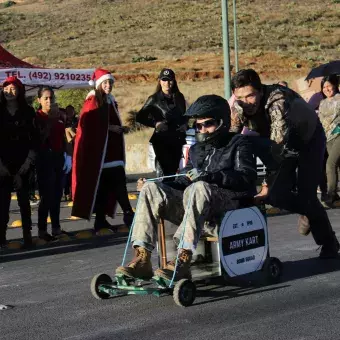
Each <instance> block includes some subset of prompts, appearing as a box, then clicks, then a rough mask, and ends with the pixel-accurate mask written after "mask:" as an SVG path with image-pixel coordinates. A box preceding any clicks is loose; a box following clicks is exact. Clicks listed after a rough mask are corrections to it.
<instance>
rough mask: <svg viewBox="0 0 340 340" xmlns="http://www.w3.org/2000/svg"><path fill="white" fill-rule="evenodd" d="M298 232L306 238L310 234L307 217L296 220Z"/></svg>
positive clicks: (301, 216)
mask: <svg viewBox="0 0 340 340" xmlns="http://www.w3.org/2000/svg"><path fill="white" fill-rule="evenodd" d="M298 230H299V233H300V234H301V235H304V236H307V235H308V234H309V233H310V225H309V220H308V217H307V216H303V215H300V216H299V220H298Z"/></svg>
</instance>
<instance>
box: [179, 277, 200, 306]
mask: <svg viewBox="0 0 340 340" xmlns="http://www.w3.org/2000/svg"><path fill="white" fill-rule="evenodd" d="M173 297H174V301H175V302H176V304H177V305H178V306H181V307H188V306H191V305H192V304H193V302H194V301H195V298H196V286H195V284H194V283H193V282H192V281H190V280H187V279H182V280H179V281H178V282H177V283H176V285H175V288H174V291H173Z"/></svg>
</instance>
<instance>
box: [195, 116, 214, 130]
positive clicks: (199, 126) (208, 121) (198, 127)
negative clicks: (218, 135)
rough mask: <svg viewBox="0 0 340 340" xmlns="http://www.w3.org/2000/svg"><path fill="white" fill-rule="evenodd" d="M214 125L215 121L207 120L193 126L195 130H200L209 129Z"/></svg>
mask: <svg viewBox="0 0 340 340" xmlns="http://www.w3.org/2000/svg"><path fill="white" fill-rule="evenodd" d="M214 125H217V122H216V120H215V119H209V120H206V121H205V122H202V123H196V124H195V126H196V130H198V131H199V130H202V128H204V127H205V128H209V127H211V126H214Z"/></svg>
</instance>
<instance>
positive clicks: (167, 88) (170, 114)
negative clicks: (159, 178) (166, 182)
mask: <svg viewBox="0 0 340 340" xmlns="http://www.w3.org/2000/svg"><path fill="white" fill-rule="evenodd" d="M185 110H186V105H185V99H184V96H183V94H182V93H181V92H180V91H179V89H178V85H177V81H176V78H175V73H174V71H173V70H171V69H168V68H164V69H163V70H162V71H161V73H160V74H159V76H158V83H157V87H156V92H155V93H154V94H153V95H152V96H150V97H149V98H148V99H147V101H146V103H145V104H144V106H143V108H142V109H141V110H140V111H139V112H138V114H137V117H136V120H137V122H138V123H141V124H143V125H146V126H149V127H152V128H155V131H154V133H153V135H152V137H151V139H150V143H151V144H152V146H153V148H154V151H155V155H156V160H157V161H158V163H159V165H160V167H161V170H162V173H163V175H165V176H166V175H173V174H175V173H176V172H177V170H178V167H179V162H180V160H181V157H182V148H183V145H184V144H185V137H186V134H185V132H186V130H187V119H186V117H184V113H185Z"/></svg>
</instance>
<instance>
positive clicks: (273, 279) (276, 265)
mask: <svg viewBox="0 0 340 340" xmlns="http://www.w3.org/2000/svg"><path fill="white" fill-rule="evenodd" d="M262 270H263V271H264V273H265V279H266V283H267V284H274V283H278V282H279V281H280V279H281V276H282V263H281V261H280V260H279V259H277V258H276V257H268V258H267V259H266V261H264V265H263V268H262Z"/></svg>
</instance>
